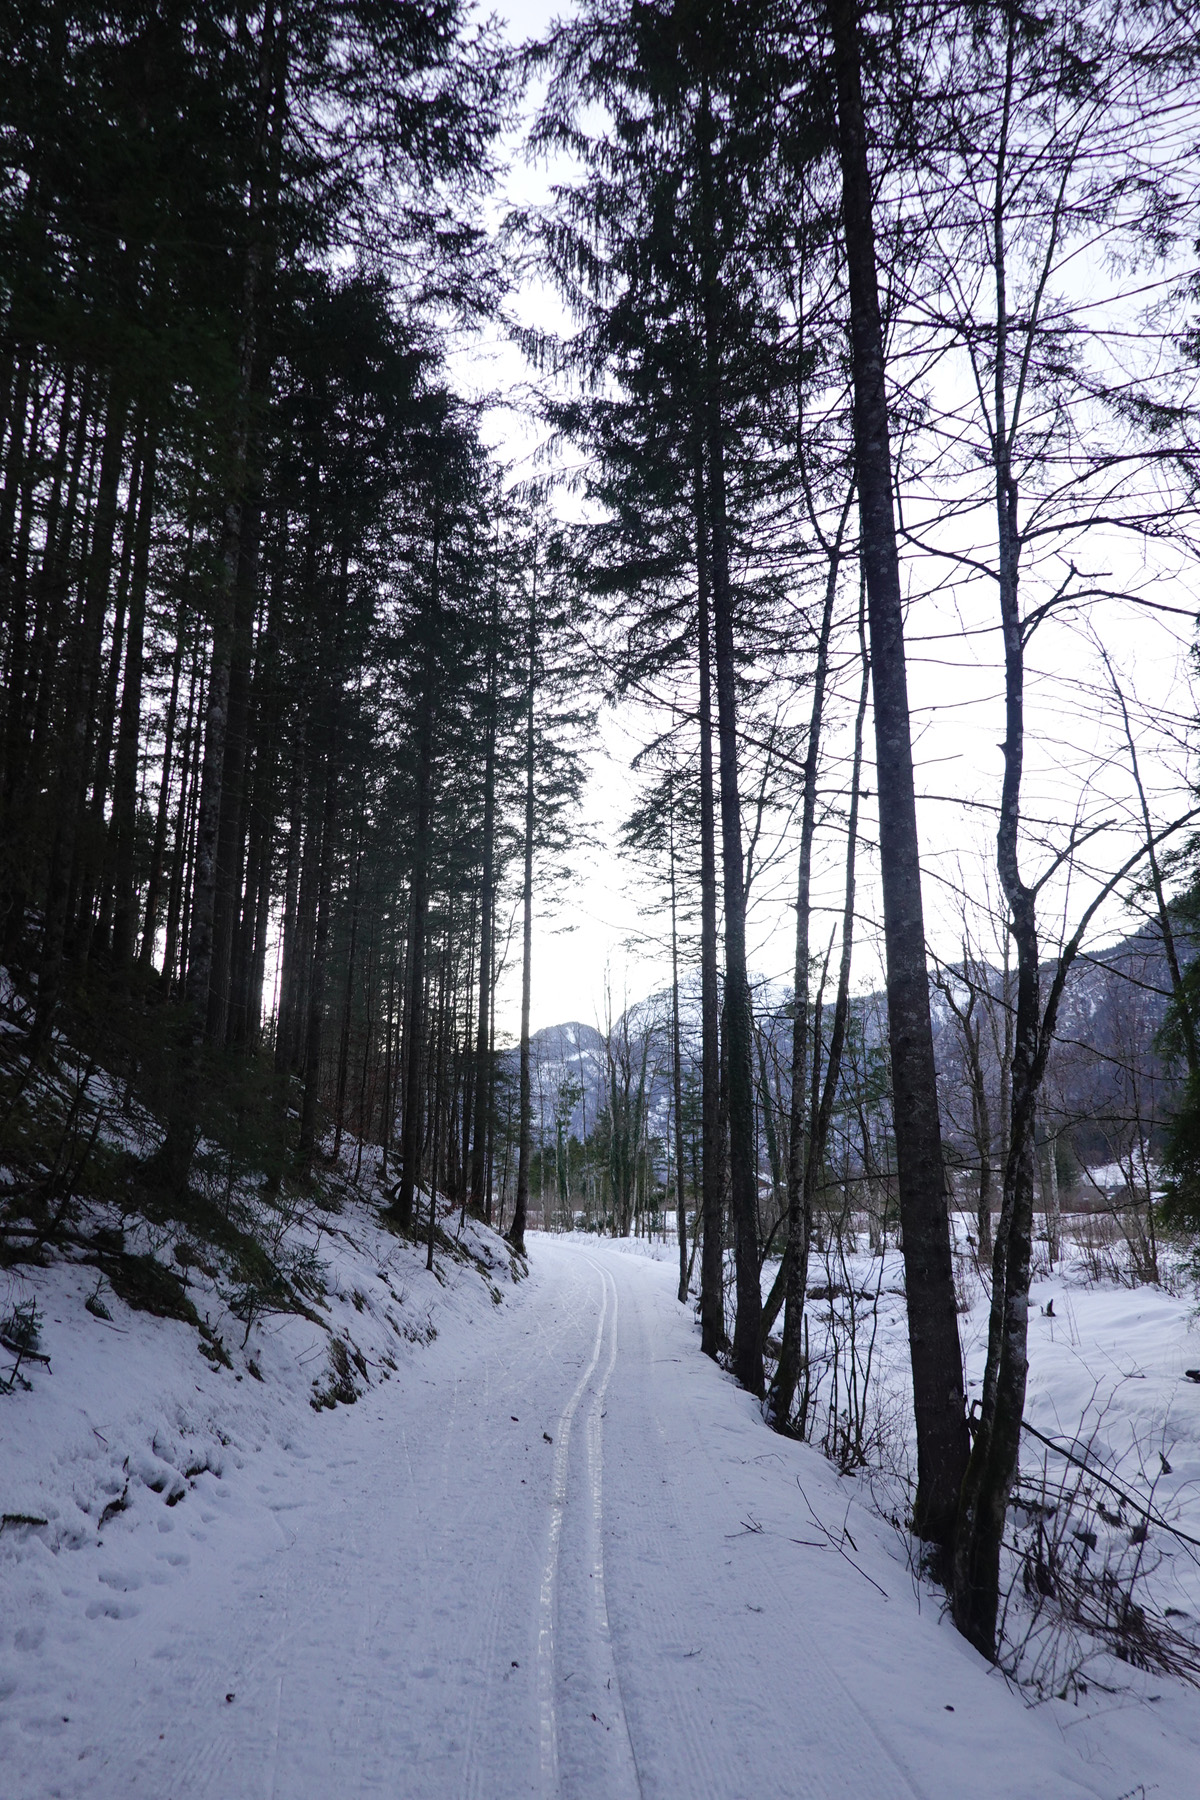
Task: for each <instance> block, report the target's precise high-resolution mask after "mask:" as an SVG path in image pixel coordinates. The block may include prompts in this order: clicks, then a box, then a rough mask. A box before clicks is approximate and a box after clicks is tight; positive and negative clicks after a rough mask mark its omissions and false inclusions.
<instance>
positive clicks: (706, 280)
mask: <svg viewBox="0 0 1200 1800" xmlns="http://www.w3.org/2000/svg"><path fill="white" fill-rule="evenodd" d="M699 151H700V175H701V196H702V199H701V204H702V207H703V212H704V219H703V227H702V230H703V242H702V258H703V306H704V378H705V379H704V436H705V443H704V449H705V474H706V476H707V489H708V493H707V500H708V506H707V511H708V529H709V551H710V555H711V559H712V601H713V640H714V645H715V649H716V675H717V740H718V744H719V747H720V783H721V871H722V893H723V897H724V902H725V1032H726V1044H725V1053H726V1065H727V1079H728V1083H729V1176H730V1207H731V1210H732V1213H733V1229H734V1239H733V1254H734V1279H735V1286H736V1293H737V1305H736V1309H735V1313H734V1324H733V1372H734V1374H735V1375H736V1376H737V1378H738V1380H739V1381H740V1382H741V1384H742V1386H743V1387H745V1388H748V1389H749V1390H750V1392H751V1393H752V1394H761V1393H762V1391H763V1357H762V1293H761V1289H760V1286H759V1282H760V1273H759V1255H758V1169H757V1166H756V1158H755V1131H754V1067H753V1042H752V1036H753V1033H752V1027H751V1014H750V982H749V977H748V974H747V970H746V893H745V871H744V868H743V862H742V811H741V799H740V796H739V793H738V744H737V669H736V659H735V651H734V627H733V593H732V588H731V583H730V576H729V535H728V524H727V518H726V486H725V424H724V419H723V416H722V405H721V345H720V335H721V296H720V291H719V278H718V273H717V262H716V256H717V252H716V220H715V202H714V195H713V171H712V121H711V114H710V109H709V104H708V92H707V87H706V88H705V90H704V97H703V100H702V104H701V118H700V133H699Z"/></svg>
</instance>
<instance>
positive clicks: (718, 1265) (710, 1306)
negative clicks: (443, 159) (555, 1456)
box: [694, 442, 728, 1357]
mask: <svg viewBox="0 0 1200 1800" xmlns="http://www.w3.org/2000/svg"><path fill="white" fill-rule="evenodd" d="M703 469H704V464H703V453H702V451H701V449H700V447H699V442H698V443H697V447H696V450H695V472H694V505H695V514H696V601H697V615H698V616H697V636H698V639H699V652H700V654H699V663H700V1033H701V1050H700V1067H701V1082H700V1089H701V1099H700V1109H701V1116H702V1124H701V1167H700V1181H701V1188H702V1193H701V1207H700V1212H701V1227H702V1232H703V1238H704V1244H703V1248H702V1250H701V1256H700V1347H701V1349H702V1350H703V1351H704V1354H705V1355H706V1356H714V1357H715V1356H719V1355H720V1354H721V1352H722V1351H723V1350H724V1349H725V1348H726V1347H727V1345H728V1338H727V1336H726V1333H725V1289H724V1274H725V1157H724V1147H725V1145H724V1133H723V1131H722V1126H721V1045H720V1023H719V1022H720V997H719V994H718V991H717V848H716V804H715V796H714V792H713V788H714V783H713V755H712V625H711V621H710V616H709V586H708V574H709V560H708V523H707V515H706V511H705V505H704V479H703Z"/></svg>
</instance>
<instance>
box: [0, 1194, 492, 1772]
mask: <svg viewBox="0 0 1200 1800" xmlns="http://www.w3.org/2000/svg"><path fill="white" fill-rule="evenodd" d="M422 1210H424V1203H422ZM379 1217H380V1215H379V1212H378V1209H377V1207H375V1206H373V1205H371V1204H369V1203H367V1202H366V1201H364V1200H362V1199H358V1200H355V1199H346V1200H345V1201H344V1202H343V1204H342V1207H341V1210H340V1211H339V1212H337V1213H336V1214H332V1213H330V1212H329V1211H328V1210H326V1209H324V1208H318V1207H316V1206H314V1207H312V1208H311V1209H310V1210H309V1211H308V1212H307V1213H299V1212H297V1213H295V1214H294V1215H293V1218H292V1220H291V1223H290V1225H289V1227H288V1232H287V1236H288V1238H289V1240H290V1244H289V1248H290V1251H291V1255H292V1262H293V1264H295V1263H296V1262H298V1261H300V1260H303V1263H304V1265H305V1266H306V1267H307V1268H308V1270H309V1271H310V1276H311V1279H310V1281H309V1282H308V1284H307V1286H306V1289H305V1293H306V1295H307V1299H306V1301H301V1302H300V1304H301V1305H302V1306H303V1307H304V1310H303V1311H302V1312H297V1311H287V1312H272V1311H269V1310H268V1311H264V1312H259V1313H258V1314H257V1315H256V1316H254V1317H253V1318H252V1319H251V1322H250V1323H249V1325H247V1323H246V1321H245V1317H244V1311H243V1316H241V1317H238V1316H235V1315H234V1313H233V1312H231V1311H230V1308H229V1299H230V1291H229V1284H228V1281H227V1280H226V1279H225V1278H224V1275H223V1272H222V1271H221V1270H219V1269H218V1268H216V1267H215V1266H211V1265H209V1263H208V1262H207V1261H206V1254H207V1253H206V1252H205V1250H204V1249H203V1248H198V1247H196V1246H195V1245H191V1244H189V1243H188V1242H187V1234H186V1232H183V1231H181V1230H179V1229H176V1230H175V1231H174V1232H173V1233H172V1232H168V1233H167V1234H166V1238H172V1237H173V1238H177V1239H178V1245H177V1247H176V1251H175V1259H174V1260H175V1263H176V1265H179V1264H182V1268H181V1270H180V1275H179V1290H180V1292H182V1293H183V1295H184V1298H183V1300H182V1308H183V1309H185V1310H186V1309H189V1308H194V1312H195V1317H196V1319H197V1320H198V1322H199V1329H197V1325H196V1323H194V1322H191V1321H189V1320H188V1319H185V1318H175V1317H161V1316H156V1314H155V1313H154V1312H152V1311H148V1310H145V1307H146V1304H147V1301H149V1302H150V1303H155V1302H157V1301H161V1302H163V1303H164V1304H166V1305H167V1306H168V1307H172V1306H176V1305H177V1304H179V1299H178V1294H177V1293H176V1292H175V1291H174V1288H173V1285H171V1286H168V1287H167V1288H166V1290H165V1291H164V1293H163V1294H157V1295H156V1294H154V1293H153V1292H152V1293H150V1294H149V1295H147V1294H145V1293H141V1294H138V1293H136V1292H134V1295H133V1297H134V1298H136V1299H138V1300H139V1301H140V1304H139V1305H137V1306H134V1305H130V1304H128V1303H127V1300H126V1299H124V1298H123V1297H122V1292H121V1291H118V1290H122V1291H128V1290H129V1280H130V1271H131V1270H133V1271H134V1272H135V1273H144V1271H145V1270H146V1269H147V1268H150V1267H151V1266H152V1265H151V1262H150V1260H149V1254H148V1253H150V1252H151V1251H153V1252H154V1253H156V1256H157V1258H158V1259H159V1260H158V1262H157V1264H156V1265H155V1266H157V1267H158V1268H159V1269H160V1270H164V1271H165V1274H164V1277H163V1278H164V1280H165V1281H166V1282H168V1283H169V1284H173V1282H174V1277H173V1276H172V1271H171V1262H172V1257H171V1245H170V1243H169V1242H167V1241H166V1239H165V1238H164V1232H163V1229H162V1228H157V1229H152V1228H150V1227H148V1226H146V1224H145V1223H144V1222H139V1221H135V1220H132V1219H129V1218H126V1220H125V1228H124V1229H123V1230H118V1229H117V1227H116V1226H112V1225H110V1226H109V1227H108V1229H109V1231H110V1232H111V1233H112V1234H113V1242H115V1241H116V1240H117V1238H119V1239H120V1242H121V1245H122V1249H121V1251H120V1254H119V1260H117V1259H116V1257H117V1253H116V1252H115V1251H114V1252H113V1256H112V1258H109V1259H106V1266H107V1267H108V1268H109V1270H110V1271H111V1275H112V1279H107V1278H106V1277H105V1276H104V1275H103V1274H102V1273H100V1272H99V1271H98V1269H97V1266H96V1264H95V1261H94V1260H93V1259H92V1257H91V1254H90V1253H89V1260H87V1261H82V1260H78V1261H77V1260H56V1261H53V1262H51V1263H49V1264H48V1266H45V1267H39V1266H37V1265H36V1264H34V1265H30V1264H23V1265H20V1266H18V1267H16V1268H14V1269H11V1270H9V1271H6V1272H3V1273H0V1320H3V1319H5V1318H9V1319H11V1318H12V1317H13V1316H14V1315H16V1316H20V1313H21V1312H22V1310H24V1311H25V1312H26V1314H28V1310H29V1308H30V1307H32V1308H34V1309H35V1311H36V1317H37V1321H38V1350H39V1353H38V1355H37V1357H36V1358H35V1359H33V1360H26V1361H24V1362H22V1363H21V1366H20V1370H19V1372H18V1378H17V1380H16V1381H15V1382H14V1384H13V1389H12V1391H11V1392H8V1393H0V1515H2V1519H0V1771H10V1772H12V1773H10V1774H8V1775H4V1776H0V1795H2V1796H3V1800H15V1795H16V1794H17V1793H21V1794H23V1795H24V1794H28V1795H30V1796H31V1800H32V1796H34V1795H38V1796H40V1795H41V1794H43V1793H45V1794H49V1793H51V1792H54V1791H56V1790H55V1789H54V1788H53V1787H51V1786H46V1787H44V1788H43V1787H42V1786H41V1785H40V1782H39V1780H38V1778H37V1777H36V1776H35V1775H34V1774H33V1773H32V1772H27V1774H26V1777H25V1782H26V1785H24V1786H20V1787H14V1786H12V1785H10V1782H11V1781H12V1780H13V1778H14V1775H15V1771H16V1770H18V1769H20V1768H21V1767H22V1765H23V1764H25V1765H26V1766H27V1768H31V1767H36V1766H37V1763H38V1759H39V1757H40V1754H41V1753H40V1752H37V1751H36V1750H35V1751H34V1759H33V1764H32V1765H29V1760H28V1759H29V1755H30V1750H31V1747H35V1746H36V1745H37V1744H38V1743H39V1742H40V1741H41V1739H43V1738H45V1737H58V1736H60V1735H63V1734H66V1735H67V1736H70V1727H71V1722H72V1716H71V1709H72V1707H73V1706H75V1707H77V1706H78V1704H79V1701H80V1697H81V1695H82V1694H83V1693H84V1692H85V1691H86V1690H87V1688H88V1686H89V1685H90V1683H91V1681H92V1680H93V1678H94V1671H95V1670H96V1668H97V1667H98V1666H99V1665H100V1664H102V1663H103V1661H104V1659H105V1657H106V1655H107V1654H108V1652H109V1650H110V1648H111V1646H110V1643H109V1640H108V1637H107V1632H108V1630H109V1629H110V1628H111V1625H112V1622H113V1621H121V1620H128V1621H131V1622H133V1621H136V1620H137V1619H138V1618H139V1616H140V1614H141V1613H142V1611H143V1608H144V1605H145V1595H146V1593H147V1592H154V1591H155V1590H161V1597H162V1599H163V1601H164V1602H165V1604H166V1606H167V1608H168V1610H169V1612H170V1614H171V1616H173V1617H174V1618H175V1619H176V1620H177V1622H178V1629H179V1631H180V1632H181V1633H186V1630H187V1625H188V1619H189V1615H190V1612H191V1608H192V1606H193V1605H194V1602H195V1598H196V1584H197V1581H198V1580H199V1581H201V1582H203V1580H204V1579H205V1575H204V1571H205V1569H206V1568H208V1569H210V1570H211V1567H212V1566H213V1565H214V1564H222V1565H223V1564H224V1563H225V1562H226V1561H227V1559H229V1558H230V1557H235V1558H236V1557H237V1556H239V1555H241V1554H242V1553H243V1552H244V1550H245V1549H246V1547H247V1546H248V1545H250V1544H253V1543H256V1542H260V1541H261V1540H262V1538H263V1536H264V1534H266V1536H267V1537H268V1538H270V1537H271V1535H272V1533H273V1532H274V1531H275V1529H276V1527H275V1521H276V1520H277V1519H278V1518H280V1517H282V1516H283V1515H285V1514H286V1512H287V1511H288V1509H289V1507H290V1506H291V1504H292V1500H291V1497H290V1496H291V1494H292V1491H293V1483H294V1480H295V1478H296V1475H297V1471H298V1470H300V1469H302V1467H303V1465H304V1463H305V1461H306V1460H307V1459H308V1458H309V1457H310V1456H311V1455H313V1453H314V1451H315V1450H316V1449H317V1447H318V1446H319V1445H321V1443H322V1441H323V1440H327V1439H328V1437H329V1435H330V1425H329V1414H330V1412H331V1411H333V1410H335V1409H337V1410H339V1411H340V1410H341V1409H342V1408H343V1407H345V1406H348V1405H352V1404H353V1403H354V1402H355V1401H356V1400H358V1399H360V1398H362V1397H363V1396H365V1395H368V1394H369V1393H370V1391H371V1390H374V1389H377V1388H379V1387H380V1386H381V1385H382V1384H384V1383H387V1382H389V1381H391V1380H393V1378H396V1377H399V1378H401V1379H403V1377H404V1375H405V1373H406V1371H408V1370H409V1369H410V1367H411V1365H412V1364H413V1363H414V1361H419V1359H420V1357H421V1356H422V1355H424V1354H425V1351H426V1347H427V1346H428V1345H429V1344H430V1343H431V1342H432V1341H433V1340H434V1339H435V1338H437V1337H438V1336H439V1335H441V1334H445V1335H446V1337H447V1338H448V1339H449V1340H451V1341H454V1340H455V1338H456V1335H457V1336H458V1337H460V1338H461V1336H462V1335H463V1334H464V1333H466V1334H468V1335H469V1333H470V1331H471V1329H472V1328H473V1326H474V1323H475V1321H476V1320H477V1319H479V1318H480V1317H481V1316H483V1315H484V1314H490V1313H491V1312H493V1311H494V1309H495V1308H496V1307H497V1306H499V1305H501V1304H502V1303H503V1301H504V1299H505V1297H506V1295H509V1294H511V1292H512V1291H513V1282H514V1277H515V1276H517V1275H519V1273H520V1270H519V1267H518V1265H517V1264H516V1263H515V1262H514V1260H513V1258H512V1257H511V1254H510V1252H509V1249H508V1246H507V1245H506V1244H504V1243H503V1241H502V1240H501V1239H500V1238H499V1237H498V1236H497V1235H496V1234H495V1233H494V1232H491V1231H489V1230H487V1229H486V1228H484V1227H481V1226H478V1225H476V1224H474V1223H473V1222H472V1221H471V1220H470V1219H468V1220H466V1221H465V1223H462V1224H461V1227H460V1221H459V1219H458V1217H457V1215H456V1214H451V1215H449V1216H448V1217H447V1218H446V1219H445V1222H444V1234H443V1236H442V1237H441V1239H440V1241H439V1245H438V1248H437V1251H436V1255H435V1259H434V1266H433V1269H432V1271H427V1269H426V1267H425V1262H426V1249H425V1246H424V1245H423V1244H419V1243H414V1242H413V1241H412V1240H410V1239H407V1238H404V1237H399V1236H397V1235H395V1234H394V1233H392V1232H390V1231H388V1230H385V1229H382V1228H381V1226H380V1223H379ZM92 1224H93V1226H95V1225H96V1220H95V1219H93V1221H92ZM104 1229H105V1227H104V1226H103V1225H99V1226H98V1230H99V1231H100V1233H101V1234H103V1231H104ZM277 1248H278V1247H277ZM143 1258H145V1259H146V1260H145V1261H143ZM184 1277H185V1278H186V1287H184V1286H183V1278H184ZM114 1281H115V1284H116V1285H115V1286H114ZM13 1362H14V1358H13V1356H12V1355H11V1354H10V1353H8V1352H6V1351H0V1380H2V1379H3V1378H5V1377H8V1376H9V1375H10V1371H11V1369H12V1365H13ZM200 1546H203V1547H204V1548H203V1549H202V1550H201V1549H200V1548H199V1547H200ZM130 1629H131V1630H133V1631H135V1632H136V1630H137V1629H138V1627H137V1626H136V1624H133V1623H131V1626H130ZM144 1698H145V1696H144V1694H143V1695H139V1694H137V1693H132V1692H131V1693H130V1694H129V1695H128V1697H127V1704H128V1706H129V1708H130V1709H132V1710H136V1708H137V1707H139V1706H140V1705H142V1704H143V1702H144ZM84 1754H85V1752H82V1751H81V1752H80V1755H84ZM110 1779H111V1778H110ZM93 1791H94V1792H95V1791H100V1790H93ZM102 1791H103V1792H105V1793H109V1792H111V1793H113V1794H116V1793H118V1792H119V1791H120V1788H119V1785H118V1784H116V1783H115V1782H114V1783H113V1785H111V1786H109V1787H106V1788H104V1789H103V1790H102Z"/></svg>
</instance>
